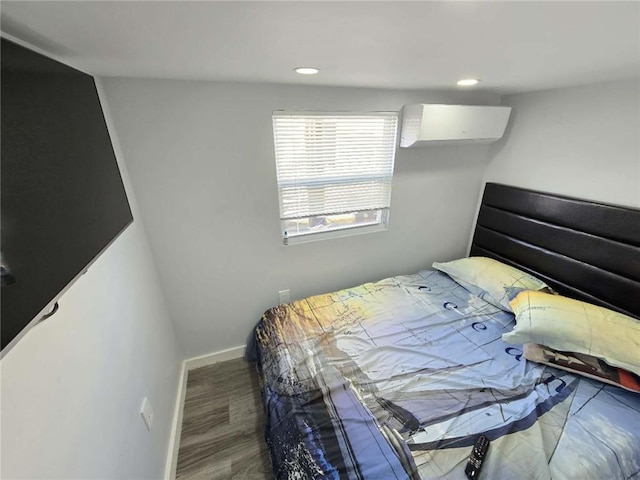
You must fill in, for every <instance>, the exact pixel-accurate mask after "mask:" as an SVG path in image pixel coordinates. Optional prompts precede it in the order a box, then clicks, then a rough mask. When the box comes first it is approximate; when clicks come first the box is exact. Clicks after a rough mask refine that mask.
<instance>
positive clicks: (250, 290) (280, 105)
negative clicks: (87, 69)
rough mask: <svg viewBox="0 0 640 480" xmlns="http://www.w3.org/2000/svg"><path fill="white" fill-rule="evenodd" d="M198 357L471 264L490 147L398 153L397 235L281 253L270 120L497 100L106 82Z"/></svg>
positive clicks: (173, 300) (167, 281)
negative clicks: (362, 293)
mask: <svg viewBox="0 0 640 480" xmlns="http://www.w3.org/2000/svg"><path fill="white" fill-rule="evenodd" d="M104 84H105V90H106V96H107V101H108V103H109V106H110V108H111V110H112V112H113V117H114V122H115V127H116V130H117V132H118V136H119V138H120V142H121V145H122V149H123V154H124V157H125V158H126V161H127V164H128V167H129V170H130V173H131V179H132V182H133V185H134V188H135V191H136V194H137V196H138V199H139V202H140V208H141V210H142V213H143V216H144V220H145V223H146V226H147V229H148V233H149V239H150V244H151V248H152V250H153V253H154V256H155V258H156V261H157V263H158V269H159V273H160V279H161V281H162V284H163V287H164V291H165V293H166V295H167V298H168V303H169V307H170V310H171V314H172V317H173V319H174V321H175V325H176V329H177V334H178V337H179V339H180V342H181V344H182V347H183V349H184V352H185V355H186V356H187V357H189V356H194V355H199V354H205V353H209V352H212V351H218V350H222V349H225V348H229V347H233V346H237V345H243V344H244V343H245V340H246V338H247V335H248V334H249V333H250V331H251V328H252V326H253V325H254V324H255V323H256V321H257V320H258V319H259V318H260V315H261V314H262V312H264V310H266V309H267V308H269V307H271V306H273V305H275V304H276V303H277V302H278V296H277V292H278V290H282V289H286V288H290V289H291V297H292V298H294V299H295V298H301V297H305V296H308V295H311V294H316V293H322V292H326V291H331V290H336V289H339V288H344V287H349V286H352V285H356V284H359V283H362V282H365V281H372V280H377V279H380V278H382V277H385V276H388V275H392V274H398V273H403V272H406V273H408V272H414V271H417V270H419V269H420V268H425V267H428V266H430V264H431V263H432V262H433V261H434V260H446V259H451V258H454V257H460V256H462V255H463V254H464V252H465V248H466V243H467V238H468V236H469V233H470V228H471V220H472V218H473V213H474V212H473V210H474V206H475V202H476V199H477V196H478V193H479V189H480V184H481V181H482V176H483V173H484V168H485V166H486V162H487V152H488V147H487V146H475V147H464V148H462V147H454V148H452V147H449V148H439V149H438V148H429V149H425V148H422V149H416V150H409V151H407V150H399V151H398V155H397V159H396V167H395V176H394V181H393V193H392V201H391V220H390V223H391V228H390V229H389V230H388V231H386V232H381V233H373V234H368V235H359V236H354V237H348V238H340V239H333V240H324V241H320V242H314V243H307V244H301V245H292V246H283V245H282V242H281V238H280V223H279V212H278V197H277V188H276V178H275V166H274V154H273V134H272V125H271V113H272V111H273V110H279V109H285V110H296V109H299V110H314V109H317V110H334V109H335V110H365V111H369V110H399V109H400V108H401V107H402V105H403V104H406V103H420V102H427V103H429V102H431V103H437V102H441V103H469V104H473V103H487V104H496V103H497V102H498V101H499V98H498V97H496V96H491V95H484V96H482V95H477V94H476V95H473V94H462V93H460V94H451V93H449V94H445V93H433V92H431V93H425V92H401V91H391V90H367V89H348V88H320V87H304V86H302V87H294V86H275V85H260V84H238V83H235V84H225V83H212V82H186V81H167V80H135V79H118V78H108V79H104Z"/></svg>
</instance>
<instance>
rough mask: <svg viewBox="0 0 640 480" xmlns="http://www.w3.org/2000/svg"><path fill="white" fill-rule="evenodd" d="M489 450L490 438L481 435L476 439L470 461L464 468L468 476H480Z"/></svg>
mask: <svg viewBox="0 0 640 480" xmlns="http://www.w3.org/2000/svg"><path fill="white" fill-rule="evenodd" d="M487 450H489V439H488V438H487V437H486V436H484V435H480V436H479V437H478V440H476V444H475V445H474V446H473V450H471V455H469V461H468V462H467V466H466V468H465V469H464V473H465V475H466V476H467V478H470V479H476V478H478V476H479V475H480V470H481V469H482V463H483V462H484V457H486V456H487Z"/></svg>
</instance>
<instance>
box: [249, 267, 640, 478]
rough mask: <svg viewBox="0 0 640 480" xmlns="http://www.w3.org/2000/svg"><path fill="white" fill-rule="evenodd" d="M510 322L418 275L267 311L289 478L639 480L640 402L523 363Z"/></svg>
mask: <svg viewBox="0 0 640 480" xmlns="http://www.w3.org/2000/svg"><path fill="white" fill-rule="evenodd" d="M513 324H514V319H513V315H511V314H509V313H505V312H503V311H501V310H498V309H497V308H496V307H494V306H492V305H491V304H489V303H486V302H485V301H483V300H482V299H480V298H478V297H475V296H473V295H471V294H470V293H469V292H468V291H467V290H465V289H464V288H463V287H461V286H459V285H458V284H457V283H455V282H454V281H453V280H451V279H450V278H449V277H447V276H446V275H444V274H442V273H440V272H435V271H426V270H425V271H421V272H419V273H417V274H415V275H407V276H397V277H392V278H388V279H385V280H382V281H380V282H377V283H368V284H364V285H361V286H358V287H355V288H350V289H346V290H342V291H339V292H334V293H330V294H325V295H318V296H314V297H309V298H306V299H303V300H300V301H296V302H293V303H290V304H286V305H280V306H278V307H274V308H272V309H270V310H268V311H267V312H266V313H265V314H264V316H263V318H262V320H261V321H260V323H259V324H258V326H257V327H256V343H255V348H256V352H255V354H256V355H257V357H258V359H259V368H260V371H261V378H262V382H263V397H264V402H265V411H266V414H267V430H266V439H267V443H268V445H269V448H270V451H271V459H272V464H273V468H274V473H275V477H276V478H278V479H287V480H288V479H305V480H306V479H316V478H318V479H319V478H329V479H338V478H340V479H418V478H420V479H429V478H465V477H464V467H465V464H466V461H467V459H468V456H469V453H470V450H471V446H472V445H473V443H474V442H475V440H476V438H477V436H478V435H479V434H480V433H484V434H485V435H487V436H488V437H489V438H490V440H491V446H490V449H489V453H488V456H487V459H486V462H485V465H484V467H483V471H482V478H488V479H514V478H531V479H548V478H554V479H570V478H571V479H573V478H580V479H589V478H593V479H605V478H606V479H640V395H639V394H636V393H632V392H628V391H625V390H622V389H620V388H617V387H614V386H608V385H605V384H603V383H600V382H598V381H595V380H590V379H587V378H585V377H579V376H575V375H573V374H569V373H566V372H563V371H561V370H556V369H553V368H551V367H547V366H544V365H538V364H535V363H532V362H528V361H526V360H525V359H524V358H523V356H522V348H519V347H518V346H514V345H509V344H505V343H503V342H502V340H501V335H502V334H503V333H505V332H507V331H509V330H510V329H511V328H512V327H513Z"/></svg>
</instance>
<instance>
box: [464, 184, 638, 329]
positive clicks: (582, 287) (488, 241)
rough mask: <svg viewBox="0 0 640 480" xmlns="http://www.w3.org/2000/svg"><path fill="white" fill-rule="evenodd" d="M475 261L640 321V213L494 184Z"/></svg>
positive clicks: (483, 208)
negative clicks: (512, 270) (514, 270)
mask: <svg viewBox="0 0 640 480" xmlns="http://www.w3.org/2000/svg"><path fill="white" fill-rule="evenodd" d="M470 255H472V256H474V255H475V256H485V257H491V258H495V259H496V260H500V261H502V262H504V263H507V264H510V265H513V266H515V267H518V268H520V269H522V270H525V271H527V272H529V273H532V274H534V275H535V276H537V277H538V278H540V279H542V280H544V281H545V282H547V284H548V285H550V286H551V287H552V288H554V289H555V290H556V291H558V292H559V293H561V294H563V295H566V296H568V297H572V298H577V299H579V300H583V301H586V302H590V303H594V304H597V305H601V306H604V307H607V308H610V309H612V310H617V311H619V312H622V313H625V314H627V315H631V316H633V317H635V318H638V319H640V210H638V209H634V208H629V207H620V206H615V205H606V204H602V203H596V202H592V201H589V200H580V199H576V198H570V197H563V196H559V195H554V194H549V193H542V192H536V191H532V190H525V189H522V188H517V187H511V186H507V185H500V184H496V183H487V185H486V187H485V191H484V196H483V199H482V204H481V207H480V211H479V214H478V221H477V224H476V230H475V233H474V237H473V242H472V245H471V252H470Z"/></svg>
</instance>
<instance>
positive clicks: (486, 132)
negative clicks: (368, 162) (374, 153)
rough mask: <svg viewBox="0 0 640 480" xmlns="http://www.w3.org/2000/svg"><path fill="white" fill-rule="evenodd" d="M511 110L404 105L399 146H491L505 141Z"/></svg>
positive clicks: (509, 108) (470, 106)
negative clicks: (479, 144)
mask: <svg viewBox="0 0 640 480" xmlns="http://www.w3.org/2000/svg"><path fill="white" fill-rule="evenodd" d="M510 113H511V107H488V106H473V105H425V104H419V105H405V106H404V107H403V113H402V133H401V137H400V146H401V147H404V148H409V147H420V146H427V145H463V144H473V143H491V142H495V141H496V140H499V139H500V138H502V135H504V130H505V128H506V127H507V122H508V121H509V115H510Z"/></svg>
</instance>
